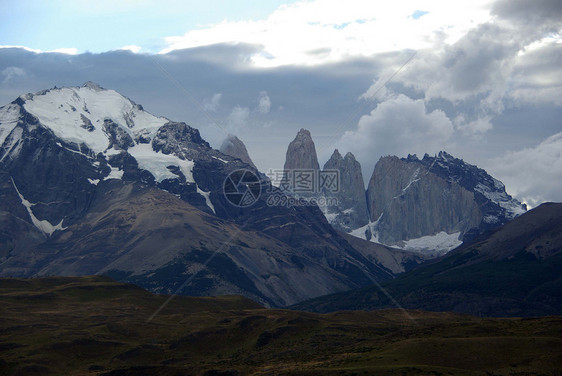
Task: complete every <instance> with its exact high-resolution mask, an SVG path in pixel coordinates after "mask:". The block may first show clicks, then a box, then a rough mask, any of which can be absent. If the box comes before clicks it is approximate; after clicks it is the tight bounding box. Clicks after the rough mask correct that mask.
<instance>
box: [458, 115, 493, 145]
mask: <svg viewBox="0 0 562 376" xmlns="http://www.w3.org/2000/svg"><path fill="white" fill-rule="evenodd" d="M453 123H454V125H455V128H456V129H457V130H458V131H460V132H461V133H462V135H463V136H471V137H475V138H476V139H479V138H480V137H482V135H483V134H484V133H486V132H488V131H490V130H491V129H492V128H493V125H492V123H491V118H490V117H489V116H486V117H484V118H478V119H476V120H473V121H466V119H465V117H464V115H459V116H457V117H456V118H455V119H454V121H453Z"/></svg>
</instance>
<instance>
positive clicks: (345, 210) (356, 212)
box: [322, 149, 369, 232]
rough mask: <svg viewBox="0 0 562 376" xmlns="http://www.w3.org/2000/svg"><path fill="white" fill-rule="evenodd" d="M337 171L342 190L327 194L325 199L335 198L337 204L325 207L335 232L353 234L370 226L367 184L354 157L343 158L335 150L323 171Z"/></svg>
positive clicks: (324, 209) (346, 156)
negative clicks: (366, 193) (352, 232)
mask: <svg viewBox="0 0 562 376" xmlns="http://www.w3.org/2000/svg"><path fill="white" fill-rule="evenodd" d="M328 170H332V171H337V172H338V178H339V189H338V190H337V192H328V191H326V192H324V195H325V197H326V198H335V199H336V201H337V202H336V203H332V204H330V203H329V202H328V200H326V202H327V205H326V206H325V207H323V208H322V209H323V211H324V214H325V215H326V218H328V221H329V222H330V223H331V224H332V226H334V227H335V228H336V229H338V230H341V231H344V232H350V231H352V230H354V229H356V228H359V227H362V226H365V225H366V224H367V223H369V214H368V211H367V201H366V198H365V185H364V183H363V174H362V173H361V165H360V164H359V162H357V160H355V156H354V155H353V154H351V153H347V154H346V155H345V157H342V156H341V154H340V153H339V151H338V150H337V149H336V150H334V153H333V154H332V156H331V157H330V159H329V160H328V161H327V162H326V163H325V164H324V169H323V171H328Z"/></svg>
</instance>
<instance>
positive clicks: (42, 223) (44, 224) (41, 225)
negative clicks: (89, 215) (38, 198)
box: [10, 177, 68, 236]
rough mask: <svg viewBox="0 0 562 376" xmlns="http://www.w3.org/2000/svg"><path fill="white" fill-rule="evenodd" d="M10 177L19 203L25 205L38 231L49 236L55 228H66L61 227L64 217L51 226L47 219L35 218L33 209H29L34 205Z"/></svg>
mask: <svg viewBox="0 0 562 376" xmlns="http://www.w3.org/2000/svg"><path fill="white" fill-rule="evenodd" d="M10 179H12V185H13V186H14V189H15V190H16V192H17V194H18V196H19V198H20V200H21V203H22V205H23V206H25V208H26V209H27V212H28V213H29V216H30V217H31V222H32V223H33V225H34V226H35V227H37V228H38V229H39V231H41V232H42V233H43V234H45V235H47V236H51V235H53V233H54V232H55V231H57V230H60V231H63V230H66V229H67V228H68V227H62V222H63V220H64V219H61V220H60V222H59V224H58V225H56V226H53V225H52V224H51V223H50V222H49V221H47V220H39V219H37V217H36V216H35V215H34V214H33V211H32V210H31V207H32V206H34V205H36V204H33V203H31V202H29V201H28V200H26V199H25V198H24V197H23V195H22V194H21V193H20V191H19V190H18V187H17V186H16V183H15V182H14V179H13V178H12V177H10Z"/></svg>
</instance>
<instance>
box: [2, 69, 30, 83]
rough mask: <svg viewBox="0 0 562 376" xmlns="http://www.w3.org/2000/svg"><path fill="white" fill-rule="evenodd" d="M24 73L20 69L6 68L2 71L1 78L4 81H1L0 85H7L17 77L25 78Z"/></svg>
mask: <svg viewBox="0 0 562 376" xmlns="http://www.w3.org/2000/svg"><path fill="white" fill-rule="evenodd" d="M25 75H26V73H25V71H24V70H23V69H22V68H20V67H6V68H4V69H2V76H3V77H4V80H2V83H3V84H5V83H8V82H9V81H11V80H13V79H16V78H18V77H25Z"/></svg>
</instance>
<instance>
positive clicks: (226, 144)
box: [219, 134, 256, 168]
mask: <svg viewBox="0 0 562 376" xmlns="http://www.w3.org/2000/svg"><path fill="white" fill-rule="evenodd" d="M219 150H220V152H221V153H223V154H226V155H230V156H231V157H234V158H238V159H240V160H241V161H242V162H244V163H247V164H249V165H250V166H252V167H253V168H256V166H255V165H254V162H252V159H251V158H250V155H249V154H248V150H246V145H244V143H243V142H242V141H241V140H240V139H239V138H238V137H236V136H234V135H231V134H230V135H228V137H227V138H226V139H225V140H224V141H223V143H222V145H221V147H220V149H219Z"/></svg>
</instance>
